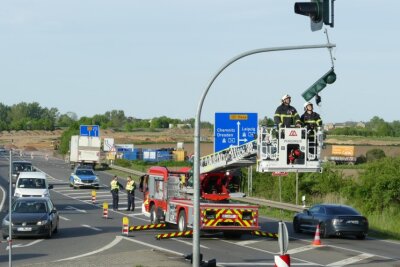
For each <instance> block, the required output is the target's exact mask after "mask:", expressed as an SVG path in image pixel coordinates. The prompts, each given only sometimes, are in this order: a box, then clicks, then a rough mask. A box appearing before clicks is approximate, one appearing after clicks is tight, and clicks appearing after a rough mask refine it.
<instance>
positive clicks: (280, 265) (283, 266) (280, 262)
mask: <svg viewBox="0 0 400 267" xmlns="http://www.w3.org/2000/svg"><path fill="white" fill-rule="evenodd" d="M274 259H275V260H274V262H275V264H274V266H275V267H290V256H289V254H286V255H275V256H274Z"/></svg>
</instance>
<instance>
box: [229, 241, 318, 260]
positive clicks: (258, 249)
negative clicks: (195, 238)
mask: <svg viewBox="0 0 400 267" xmlns="http://www.w3.org/2000/svg"><path fill="white" fill-rule="evenodd" d="M221 241H222V242H225V243H229V244H233V245H237V246H240V247H244V248H248V249H252V250H256V251H261V252H267V253H269V254H272V255H276V254H278V253H277V252H272V251H268V250H265V249H260V248H254V247H250V246H243V245H240V244H239V245H238V244H237V243H235V242H232V241H228V240H223V239H221ZM292 258H293V259H296V260H298V261H301V262H303V263H308V264H310V265H316V266H323V265H322V264H318V263H314V262H311V261H306V260H303V259H300V258H295V257H292ZM239 266H240V264H239Z"/></svg>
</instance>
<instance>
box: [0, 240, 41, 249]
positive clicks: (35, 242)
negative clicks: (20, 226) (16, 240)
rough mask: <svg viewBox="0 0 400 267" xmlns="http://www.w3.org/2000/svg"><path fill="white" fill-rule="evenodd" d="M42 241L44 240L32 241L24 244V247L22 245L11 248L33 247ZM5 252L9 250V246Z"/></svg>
mask: <svg viewBox="0 0 400 267" xmlns="http://www.w3.org/2000/svg"><path fill="white" fill-rule="evenodd" d="M43 240H44V239H38V240H35V241H32V242H30V243H28V244H25V245H23V244H16V245H12V248H24V247H30V246H32V245H35V244H37V243H39V242H42V241H43ZM6 250H9V246H7V247H6Z"/></svg>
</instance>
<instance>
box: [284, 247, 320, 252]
mask: <svg viewBox="0 0 400 267" xmlns="http://www.w3.org/2000/svg"><path fill="white" fill-rule="evenodd" d="M319 247H320V246H319ZM314 248H317V246H312V245H308V246H303V247H298V248H294V249H289V250H288V251H287V252H286V254H296V253H300V252H303V251H307V250H311V249H314Z"/></svg>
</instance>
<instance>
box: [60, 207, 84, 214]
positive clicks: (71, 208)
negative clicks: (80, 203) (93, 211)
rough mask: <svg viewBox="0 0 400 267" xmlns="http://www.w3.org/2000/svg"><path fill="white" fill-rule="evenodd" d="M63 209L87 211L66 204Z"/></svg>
mask: <svg viewBox="0 0 400 267" xmlns="http://www.w3.org/2000/svg"><path fill="white" fill-rule="evenodd" d="M65 209H66V210H76V211H78V212H81V213H87V211H86V210H80V209H78V208H75V207H72V206H66V207H65Z"/></svg>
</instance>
